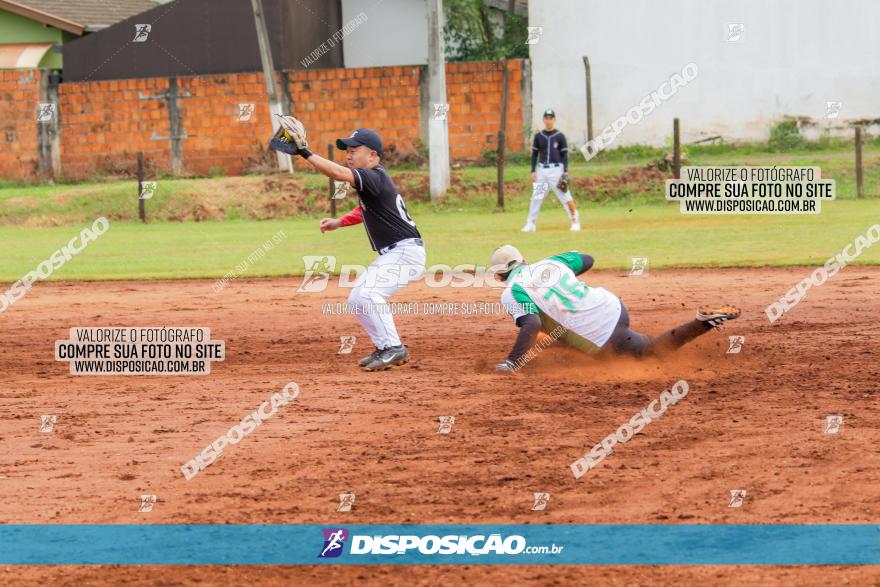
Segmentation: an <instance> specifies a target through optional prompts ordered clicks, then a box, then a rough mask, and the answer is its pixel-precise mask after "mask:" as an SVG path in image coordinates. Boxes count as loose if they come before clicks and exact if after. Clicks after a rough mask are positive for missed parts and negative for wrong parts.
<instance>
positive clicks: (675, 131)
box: [672, 118, 681, 179]
mask: <svg viewBox="0 0 880 587" xmlns="http://www.w3.org/2000/svg"><path fill="white" fill-rule="evenodd" d="M672 176H673V177H674V178H675V179H681V132H680V128H679V123H678V118H674V119H673V120H672Z"/></svg>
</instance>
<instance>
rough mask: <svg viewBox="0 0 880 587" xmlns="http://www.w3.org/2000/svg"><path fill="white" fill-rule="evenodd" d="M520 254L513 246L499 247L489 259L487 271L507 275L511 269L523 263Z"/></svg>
mask: <svg viewBox="0 0 880 587" xmlns="http://www.w3.org/2000/svg"><path fill="white" fill-rule="evenodd" d="M523 262H524V259H523V256H522V253H520V252H519V249H517V248H516V247H515V246H513V245H501V246H500V247H498V248H497V249H495V252H494V253H492V257H491V258H490V259H489V270H490V271H492V272H493V273H508V272H509V271H510V270H511V269H513V268H514V267H516V266H517V265H519V264H520V263H523Z"/></svg>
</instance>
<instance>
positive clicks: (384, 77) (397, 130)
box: [290, 66, 419, 159]
mask: <svg viewBox="0 0 880 587" xmlns="http://www.w3.org/2000/svg"><path fill="white" fill-rule="evenodd" d="M290 95H291V97H292V98H293V102H294V107H293V109H294V112H295V113H296V116H297V117H298V118H301V119H302V121H303V123H304V124H305V125H306V128H307V129H308V131H309V136H310V139H309V140H310V142H311V143H312V145H311V146H313V147H314V149H313V150H314V151H316V152H318V153H320V154H321V155H324V156H326V151H327V143H329V142H333V141H334V140H335V139H336V138H338V137H347V136H348V135H350V134H351V133H352V131H353V130H355V129H357V128H362V127H366V128H372V129H373V130H375V131H376V132H378V133H379V136H381V137H382V143H383V146H385V147H387V146H388V145H392V144H393V145H396V146H397V147H399V148H401V149H404V150H408V149H414V148H415V146H416V143H417V142H418V139H419V68H418V67H416V66H396V67H368V68H354V69H323V70H300V71H295V72H291V74H290ZM340 159H341V157H340Z"/></svg>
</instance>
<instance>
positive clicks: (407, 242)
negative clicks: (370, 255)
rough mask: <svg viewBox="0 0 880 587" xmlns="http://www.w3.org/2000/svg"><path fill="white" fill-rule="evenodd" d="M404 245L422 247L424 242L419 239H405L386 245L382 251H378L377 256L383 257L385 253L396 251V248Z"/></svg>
mask: <svg viewBox="0 0 880 587" xmlns="http://www.w3.org/2000/svg"><path fill="white" fill-rule="evenodd" d="M405 245H416V246H419V247H424V246H425V241H423V240H422V239H420V238H405V239H403V240H402V241H397V242H396V243H391V244H390V245H388V246H387V247H385V248H384V249H379V254H380V255H384V254H385V253H387V252H388V251H390V250H391V249H396V248H397V247H402V246H405Z"/></svg>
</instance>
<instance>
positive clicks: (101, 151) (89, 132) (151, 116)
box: [59, 78, 170, 178]
mask: <svg viewBox="0 0 880 587" xmlns="http://www.w3.org/2000/svg"><path fill="white" fill-rule="evenodd" d="M167 89H168V80H167V79H165V78H152V79H138V80H131V79H130V80H110V81H96V82H83V83H68V84H65V83H62V84H61V86H60V88H59V95H60V101H61V108H60V110H61V168H62V170H63V174H64V176H65V177H66V178H83V177H88V176H91V175H94V174H95V173H97V172H100V171H109V172H118V171H121V170H128V171H132V170H134V169H136V167H137V152H138V151H143V152H144V155H145V156H146V157H147V158H148V159H150V160H151V162H152V164H153V165H155V167H156V168H157V169H168V168H169V160H170V150H169V143H168V142H167V141H153V140H150V137H151V136H152V134H153V132H154V131H155V132H156V133H157V134H159V135H161V136H167V135H168V113H167V105H166V102H165V101H163V100H141V99H139V95H140V94H141V93H143V94H147V95H152V94H159V93H162V92H164V91H166V90H167Z"/></svg>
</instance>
